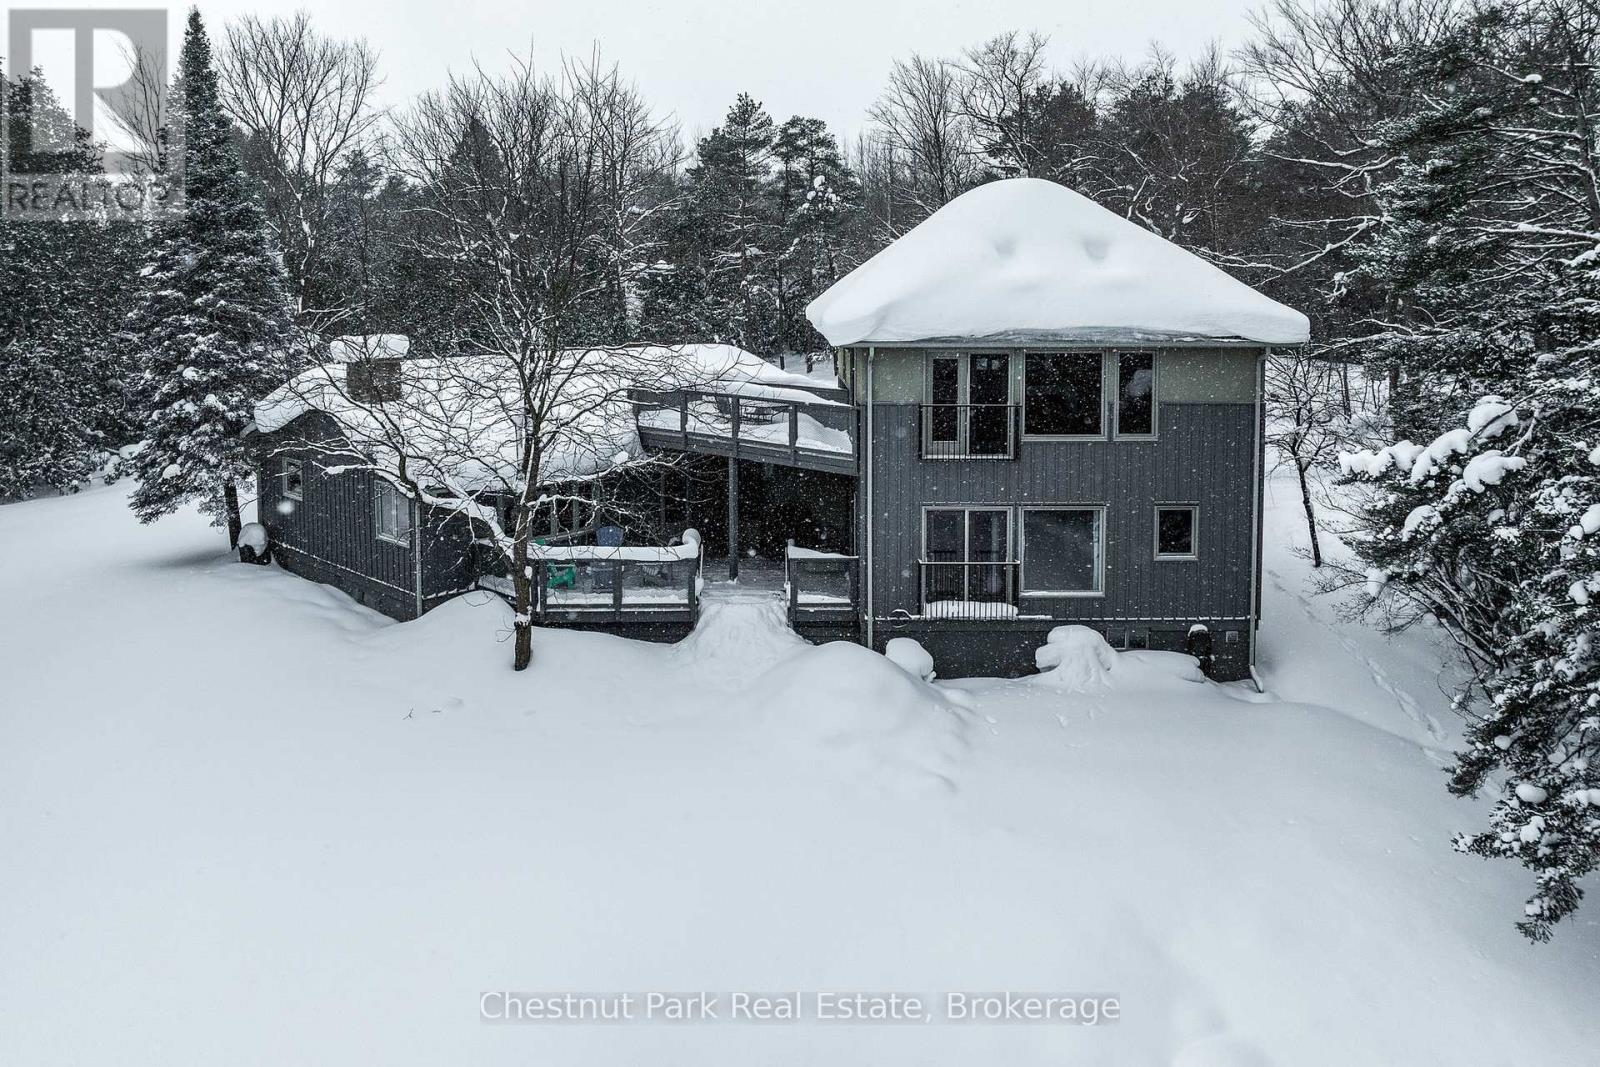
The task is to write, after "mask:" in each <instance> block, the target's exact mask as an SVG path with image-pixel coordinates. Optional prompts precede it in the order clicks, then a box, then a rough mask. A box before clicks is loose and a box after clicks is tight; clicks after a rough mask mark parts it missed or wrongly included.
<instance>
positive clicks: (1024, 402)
mask: <svg viewBox="0 0 1600 1067" xmlns="http://www.w3.org/2000/svg"><path fill="white" fill-rule="evenodd" d="M1108 355H1109V353H1107V352H1106V351H1105V350H1104V349H1099V348H1095V349H1083V348H1038V349H1024V350H1023V352H1022V369H1021V385H1020V387H1019V388H1018V391H1017V406H1018V407H1019V408H1021V411H1020V413H1019V417H1020V418H1021V420H1022V439H1023V440H1024V441H1106V440H1109V439H1110V437H1111V424H1112V420H1113V419H1114V418H1115V417H1116V413H1115V412H1114V411H1107V410H1106V403H1107V401H1106V394H1107V390H1109V389H1110V388H1111V385H1110V384H1109V382H1110V379H1111V378H1112V377H1114V375H1112V374H1109V373H1108V372H1107V370H1106V360H1107V356H1108ZM1033 356H1084V357H1089V356H1099V357H1100V432H1099V433H1033V432H1032V431H1030V430H1029V429H1028V360H1029V358H1030V357H1033Z"/></svg>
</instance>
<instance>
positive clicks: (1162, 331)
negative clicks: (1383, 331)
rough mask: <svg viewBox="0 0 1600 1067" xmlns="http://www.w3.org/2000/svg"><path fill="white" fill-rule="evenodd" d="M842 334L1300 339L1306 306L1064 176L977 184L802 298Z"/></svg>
mask: <svg viewBox="0 0 1600 1067" xmlns="http://www.w3.org/2000/svg"><path fill="white" fill-rule="evenodd" d="M806 317H807V318H809V319H810V320H811V324H812V325H813V326H815V327H816V328H817V330H818V331H819V332H820V333H821V334H822V335H823V336H824V337H826V338H827V339H828V343H829V344H833V345H853V344H867V343H875V344H889V343H894V342H911V341H923V342H931V341H952V340H977V339H983V340H988V341H996V342H998V341H1013V342H1018V343H1027V342H1031V341H1042V342H1049V341H1071V340H1084V341H1110V340H1122V339H1136V340H1143V341H1155V340H1247V341H1256V342H1260V343H1263V344H1299V343H1301V342H1303V341H1305V340H1307V338H1308V334H1309V324H1308V323H1307V321H1306V317H1305V316H1304V315H1302V314H1301V313H1300V312H1298V311H1295V310H1294V309H1293V308H1289V307H1285V306H1284V305H1282V304H1280V303H1278V302H1277V301H1276V300H1273V299H1271V298H1270V297H1267V296H1264V295H1262V294H1261V293H1258V292H1256V291H1255V290H1254V289H1252V288H1250V287H1249V286H1248V285H1245V284H1244V283H1243V282H1241V281H1239V280H1238V279H1237V278H1234V277H1232V276H1230V275H1229V274H1227V273H1225V272H1224V271H1222V270H1220V269H1218V268H1217V267H1214V266H1212V265H1211V264H1210V263H1207V262H1206V261H1205V260H1203V259H1201V258H1200V257H1198V256H1196V255H1194V254H1193V253H1192V252H1188V251H1185V250H1184V249H1182V248H1179V247H1178V246H1177V245H1175V244H1173V243H1172V242H1170V241H1168V240H1166V239H1164V238H1162V237H1159V236H1157V235H1156V234H1154V233H1151V232H1150V231H1149V230H1146V229H1144V228H1143V227H1141V226H1138V225H1135V224H1134V223H1132V222H1129V221H1128V220H1127V219H1124V218H1122V217H1121V216H1119V215H1116V214H1113V213H1112V212H1110V211H1107V210H1106V209H1105V208H1103V207H1101V206H1100V205H1099V204H1096V203H1095V202H1094V201H1093V200H1090V199H1088V198H1087V197H1085V196H1081V195H1079V194H1078V193H1075V192H1073V191H1072V190H1070V189H1067V188H1065V187H1064V186H1061V185H1057V184H1056V183H1055V182H1049V181H1044V180H1041V179H1038V178H1010V179H1006V180H1004V181H997V182H990V183H989V184H987V185H980V186H979V187H978V188H976V189H973V190H971V191H970V192H967V193H963V194H962V195H961V196H958V197H956V198H955V199H954V200H952V201H950V203H948V204H946V205H945V206H944V207H942V208H940V209H939V210H938V211H936V212H934V213H933V214H932V215H930V216H929V217H928V218H927V219H925V220H924V221H923V222H922V223H921V224H919V225H918V226H916V227H915V228H913V229H912V230H911V231H910V232H909V233H907V234H905V235H904V236H903V237H901V238H900V239H899V240H898V241H895V242H894V243H893V244H891V245H890V246H889V247H888V248H885V249H884V250H883V251H881V252H879V253H878V254H877V255H875V256H873V257H872V258H871V259H869V260H867V262H865V263H863V264H862V265H861V266H859V267H857V268H856V269H855V270H853V271H851V272H850V273H849V274H848V275H846V276H845V277H843V278H841V279H840V280H839V281H838V282H836V283H834V285H833V286H832V287H830V288H829V289H828V291H827V292H825V293H823V294H822V295H821V296H819V297H817V299H815V300H813V301H812V302H811V305H810V306H809V307H807V308H806Z"/></svg>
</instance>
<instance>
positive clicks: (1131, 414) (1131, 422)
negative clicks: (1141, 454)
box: [1117, 352, 1156, 437]
mask: <svg viewBox="0 0 1600 1067" xmlns="http://www.w3.org/2000/svg"><path fill="white" fill-rule="evenodd" d="M1155 432H1156V357H1155V354H1154V353H1151V352H1123V353H1121V354H1120V355H1118V356H1117V436H1118V437H1153V436H1154V435H1155Z"/></svg>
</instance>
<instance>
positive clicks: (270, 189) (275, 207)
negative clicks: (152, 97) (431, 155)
mask: <svg viewBox="0 0 1600 1067" xmlns="http://www.w3.org/2000/svg"><path fill="white" fill-rule="evenodd" d="M217 65H218V68H219V70H220V73H221V79H222V101H223V106H224V107H225V108H226V109H227V111H228V113H229V115H230V116H231V117H232V118H233V120H234V121H235V122H237V123H239V125H240V126H242V127H243V128H244V130H245V132H246V134H247V135H248V136H249V138H250V141H251V144H250V145H249V146H248V147H247V157H248V158H247V163H248V164H250V165H251V166H253V167H254V168H255V169H256V170H257V171H258V173H259V174H260V176H261V177H262V179H263V180H264V182H265V183H266V186H267V201H268V203H267V207H268V213H269V217H270V219H271V222H272V224H273V227H274V229H275V230H276V231H277V236H278V241H279V244H280V246H281V248H282V251H283V255H284V267H285V269H286V270H287V272H288V275H289V281H290V285H291V287H292V290H293V293H294V296H295V299H296V303H297V307H298V310H299V311H300V313H301V314H302V315H303V316H307V317H309V318H311V319H312V320H315V321H319V322H320V321H326V320H330V319H335V320H336V319H337V318H338V312H339V308H338V307H337V306H321V304H322V299H323V298H328V296H329V295H328V294H327V293H320V294H319V292H318V287H317V280H318V279H317V273H318V270H319V267H320V266H321V256H322V252H323V248H324V244H325V242H326V240H327V229H328V198H329V189H330V187H331V186H332V185H333V183H334V181H335V180H336V176H337V171H338V167H339V164H340V163H341V162H342V161H343V160H344V158H345V157H346V155H347V154H348V153H349V152H350V151H351V150H352V149H354V148H357V147H359V146H361V145H362V144H363V143H364V142H365V141H366V139H367V138H368V137H369V135H370V134H371V133H372V130H373V127H374V125H375V124H376V123H377V122H378V121H379V118H380V117H381V114H380V112H379V111H378V110H377V109H375V108H374V107H373V103H372V95H373V92H374V91H375V90H376V89H377V87H378V85H379V83H380V79H379V77H378V73H377V68H378V54H377V53H376V52H375V51H373V50H372V48H370V47H369V46H368V45H367V43H366V42H365V41H362V40H354V41H342V40H334V39H332V38H329V37H324V36H323V35H321V34H320V33H318V32H317V31H316V29H315V28H313V27H312V25H311V17H310V16H309V15H307V14H306V13H305V12H303V11H302V12H299V13H297V14H295V15H294V16H292V17H290V18H287V19H285V18H270V19H263V18H260V17H259V16H256V15H245V16H243V17H242V18H240V19H239V20H238V21H236V22H234V23H232V24H231V25H229V27H228V33H227V39H226V41H225V42H224V43H223V47H222V48H221V49H220V54H219V56H218V59H217ZM328 302H329V303H330V304H332V303H333V301H332V299H331V298H329V299H328Z"/></svg>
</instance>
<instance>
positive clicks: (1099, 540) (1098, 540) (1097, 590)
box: [1016, 504, 1106, 599]
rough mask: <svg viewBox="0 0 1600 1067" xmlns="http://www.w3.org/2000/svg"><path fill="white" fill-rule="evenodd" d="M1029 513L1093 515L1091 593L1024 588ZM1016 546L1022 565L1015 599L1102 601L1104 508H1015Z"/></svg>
mask: <svg viewBox="0 0 1600 1067" xmlns="http://www.w3.org/2000/svg"><path fill="white" fill-rule="evenodd" d="M1030 511H1092V512H1095V546H1094V588H1093V589H1030V588H1028V529H1027V525H1028V512H1030ZM1017 513H1018V514H1017V523H1016V531H1017V532H1016V539H1017V540H1016V544H1017V554H1018V556H1019V557H1020V558H1021V561H1022V568H1021V570H1022V573H1021V575H1019V576H1018V579H1017V585H1018V595H1019V596H1025V597H1040V598H1045V597H1048V598H1052V599H1061V598H1066V597H1076V598H1081V597H1103V596H1105V595H1106V506H1105V505H1104V504H1024V505H1022V506H1020V507H1018V508H1017Z"/></svg>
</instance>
